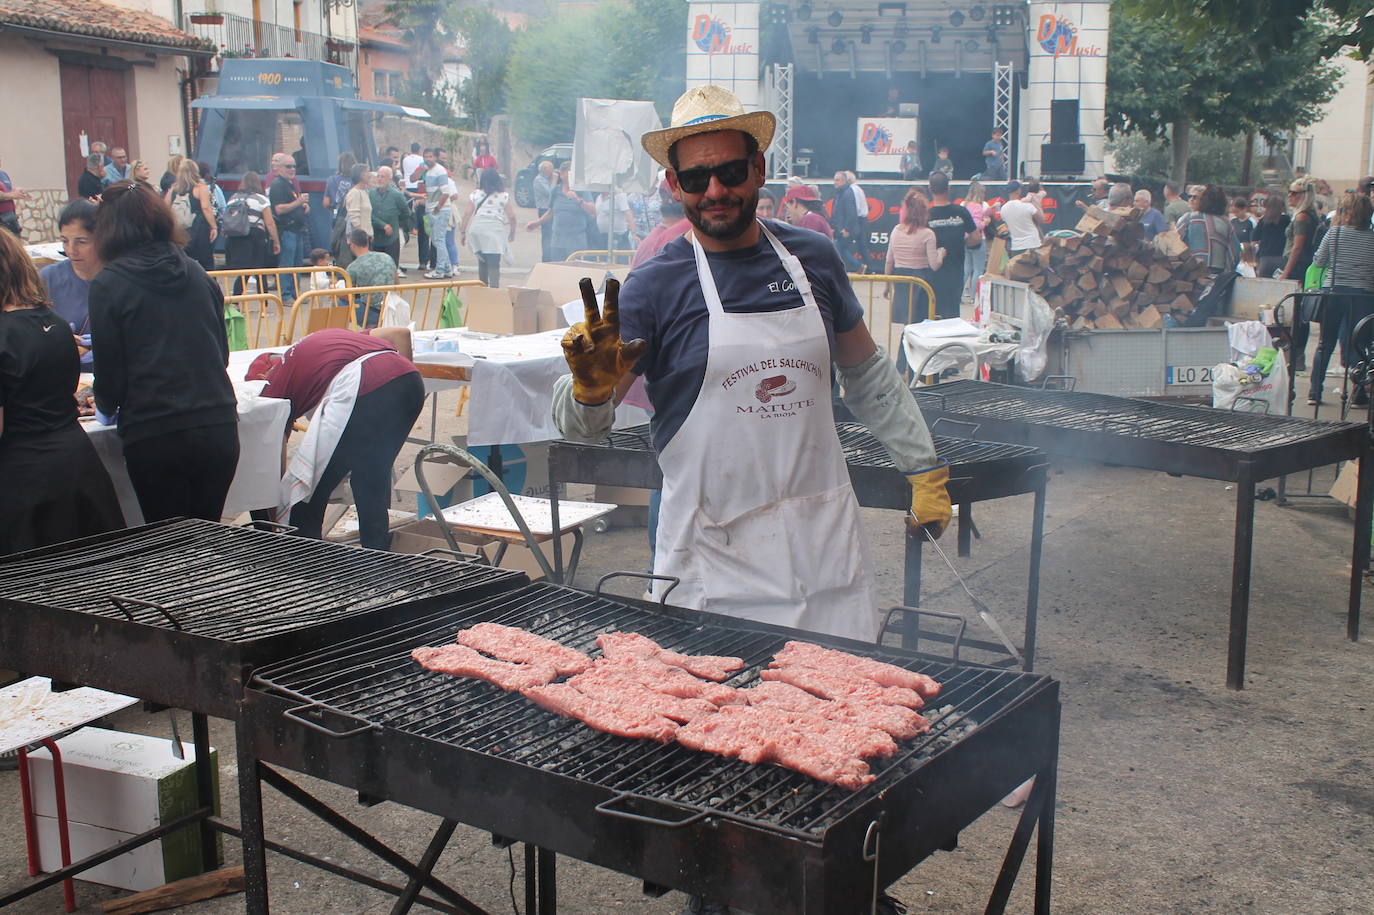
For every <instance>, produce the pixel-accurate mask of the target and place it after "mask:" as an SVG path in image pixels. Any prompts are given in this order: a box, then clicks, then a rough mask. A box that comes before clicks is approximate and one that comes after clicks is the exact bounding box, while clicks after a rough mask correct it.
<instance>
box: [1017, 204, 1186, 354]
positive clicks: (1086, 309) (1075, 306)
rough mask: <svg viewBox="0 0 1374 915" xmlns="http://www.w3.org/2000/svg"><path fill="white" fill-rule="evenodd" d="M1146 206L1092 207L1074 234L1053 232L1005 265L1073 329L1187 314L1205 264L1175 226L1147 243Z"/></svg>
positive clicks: (1147, 323)
mask: <svg viewBox="0 0 1374 915" xmlns="http://www.w3.org/2000/svg"><path fill="white" fill-rule="evenodd" d="M1140 216H1141V211H1140V210H1139V209H1136V208H1134V207H1132V208H1131V209H1129V210H1126V209H1120V210H1113V211H1106V210H1098V209H1093V210H1089V211H1088V212H1087V213H1085V214H1084V216H1083V219H1082V220H1081V221H1080V222H1079V224H1078V229H1079V232H1080V234H1079V235H1077V236H1075V237H1072V238H1047V239H1045V241H1044V243H1043V244H1042V245H1041V246H1040V247H1039V248H1035V249H1032V250H1030V251H1023V252H1021V253H1020V254H1018V255H1016V256H1015V257H1013V258H1012V259H1011V260H1010V261H1008V263H1007V278H1008V279H1012V280H1017V281H1019V282H1023V283H1025V284H1027V285H1028V286H1030V288H1031V289H1033V290H1035V291H1036V292H1037V293H1039V294H1040V295H1041V296H1042V297H1044V299H1045V301H1046V302H1048V303H1049V305H1050V307H1051V308H1054V309H1056V310H1057V311H1060V312H1062V313H1063V314H1064V315H1065V317H1067V318H1068V321H1069V327H1070V329H1072V330H1093V329H1096V328H1101V329H1104V330H1119V329H1121V328H1151V329H1152V328H1157V327H1163V326H1164V316H1165V315H1168V314H1170V313H1173V312H1177V313H1181V314H1187V313H1189V312H1191V311H1192V310H1193V308H1194V306H1195V305H1196V304H1197V299H1198V296H1200V295H1201V294H1202V292H1203V290H1205V289H1206V288H1207V284H1208V281H1209V277H1208V274H1207V266H1206V265H1205V264H1204V263H1202V262H1201V261H1199V260H1197V259H1196V258H1194V257H1192V255H1190V254H1189V253H1188V246H1187V244H1186V243H1185V242H1184V241H1183V240H1182V239H1181V238H1179V236H1178V233H1177V232H1175V231H1174V230H1172V229H1169V230H1168V231H1166V232H1162V233H1160V235H1159V236H1158V237H1157V238H1156V239H1155V241H1154V242H1153V243H1151V242H1146V241H1145V230H1144V227H1143V226H1141V224H1140Z"/></svg>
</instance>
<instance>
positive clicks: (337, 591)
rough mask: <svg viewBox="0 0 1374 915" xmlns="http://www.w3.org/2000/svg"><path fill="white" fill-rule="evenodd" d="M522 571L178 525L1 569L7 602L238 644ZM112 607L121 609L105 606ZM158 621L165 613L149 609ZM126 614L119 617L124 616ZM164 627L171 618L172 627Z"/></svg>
mask: <svg viewBox="0 0 1374 915" xmlns="http://www.w3.org/2000/svg"><path fill="white" fill-rule="evenodd" d="M520 577H522V575H521V573H519V572H514V571H510V570H506V569H493V568H490V567H487V566H480V565H475V564H472V563H467V562H452V561H449V560H446V559H436V558H429V557H424V556H414V555H404V554H400V553H384V552H379V551H375V550H363V549H359V548H357V547H351V546H344V545H342V544H335V543H326V542H322V541H318V540H308V539H306V538H303V537H288V536H283V535H281V534H274V533H265V532H262V531H255V530H248V529H245V528H239V527H230V526H227V525H222V524H216V523H213V522H210V521H200V520H194V519H189V520H188V519H178V520H175V521H170V522H161V523H158V524H152V525H145V526H143V527H137V528H132V529H129V530H126V531H119V532H117V533H114V534H110V535H102V536H100V537H95V538H88V539H86V540H81V541H74V542H72V543H68V544H61V545H59V546H57V547H55V548H48V549H44V550H40V551H35V552H32V553H28V554H23V555H20V556H17V557H16V558H14V559H12V560H10V561H8V562H4V563H0V594H3V595H4V597H5V598H6V599H8V600H18V601H25V602H27V603H32V604H38V605H41V606H45V607H56V608H61V609H65V610H74V611H78V612H81V613H89V614H92V615H96V616H106V617H113V618H117V619H127V618H128V616H129V615H132V616H133V618H134V619H135V621H137V622H139V623H145V624H148V625H151V626H157V627H160V628H167V627H169V626H174V627H176V628H180V629H182V630H183V631H185V632H189V633H192V634H195V635H199V636H205V637H209V638H217V639H225V640H230V641H239V640H243V641H247V640H250V639H257V638H262V637H266V636H271V635H276V634H279V633H284V632H292V631H298V630H302V629H306V628H309V627H310V626H313V625H316V624H318V623H323V622H327V621H332V620H336V619H340V618H342V617H345V616H348V615H350V614H354V613H359V612H362V611H364V610H367V609H371V608H374V607H380V606H385V605H388V604H395V603H399V602H403V601H412V600H417V599H420V598H423V597H429V596H433V595H438V594H443V593H447V592H452V591H457V590H461V589H463V588H467V587H470V586H473V585H476V584H487V583H490V582H493V581H496V580H511V581H514V580H515V579H517V578H520ZM112 596H114V597H118V598H130V599H132V601H122V604H123V607H124V608H125V609H124V610H121V609H120V608H119V607H117V606H115V604H114V602H113V601H112V599H111V597H112ZM140 602H147V603H150V604H156V605H157V607H160V608H162V609H163V610H165V611H166V614H165V615H164V614H163V613H162V612H161V611H159V610H158V609H156V608H154V607H148V606H143V604H142V603H140ZM125 611H127V614H126V612H125ZM168 617H171V618H170V619H169V618H168Z"/></svg>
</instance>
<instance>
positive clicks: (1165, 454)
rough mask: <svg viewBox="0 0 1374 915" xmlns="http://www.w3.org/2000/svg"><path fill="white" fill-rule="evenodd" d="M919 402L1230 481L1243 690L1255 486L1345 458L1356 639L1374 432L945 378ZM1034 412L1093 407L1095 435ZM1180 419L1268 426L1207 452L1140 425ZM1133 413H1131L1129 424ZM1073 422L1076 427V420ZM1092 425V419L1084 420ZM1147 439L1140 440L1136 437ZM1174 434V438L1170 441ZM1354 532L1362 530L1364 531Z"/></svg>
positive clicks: (988, 433) (998, 435)
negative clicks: (992, 404) (1264, 438)
mask: <svg viewBox="0 0 1374 915" xmlns="http://www.w3.org/2000/svg"><path fill="white" fill-rule="evenodd" d="M913 393H914V394H915V395H916V399H917V402H918V403H919V404H920V405H921V409H922V411H923V412H924V413H925V414H926V415H927V416H935V417H939V418H941V419H948V420H952V421H954V422H957V423H960V424H962V425H964V426H966V427H967V428H970V429H971V430H972V431H971V432H970V434H971V435H978V436H985V437H988V438H991V439H994V440H996V441H1006V442H1012V443H1016V444H1029V445H1034V446H1035V447H1038V448H1042V449H1044V450H1045V451H1046V452H1047V453H1050V454H1066V455H1069V456H1073V457H1087V458H1089V459H1093V460H1101V461H1107V462H1110V463H1115V464H1121V465H1123V466H1127V467H1140V468H1143V469H1146V470H1160V471H1164V472H1165V473H1171V474H1176V475H1179V476H1193V477H1202V478H1204V479H1214V480H1226V481H1230V482H1234V483H1235V484H1236V522H1235V538H1234V542H1235V545H1234V553H1233V559H1232V563H1231V605H1230V621H1229V625H1230V631H1229V634H1228V638H1227V656H1226V685H1227V686H1228V687H1229V688H1230V689H1236V690H1238V689H1243V688H1244V685H1245V648H1246V635H1247V632H1248V629H1249V618H1250V565H1251V558H1252V548H1253V541H1254V531H1255V487H1256V485H1257V484H1258V483H1259V482H1260V481H1262V480H1267V479H1271V478H1273V477H1276V476H1282V475H1284V474H1289V473H1297V472H1299V471H1303V470H1310V469H1313V468H1316V467H1323V466H1326V465H1328V464H1332V463H1335V462H1337V461H1342V460H1352V459H1358V460H1359V461H1360V474H1359V482H1358V484H1357V486H1356V502H1355V527H1354V537H1353V540H1354V543H1353V546H1352V547H1351V563H1350V568H1351V572H1350V591H1349V598H1348V602H1347V608H1346V638H1348V639H1349V640H1350V641H1352V642H1353V641H1358V640H1359V634H1360V603H1361V599H1362V590H1363V581H1362V578H1363V572H1364V570H1365V569H1366V568H1368V566H1369V552H1370V542H1369V536H1368V531H1369V529H1370V521H1371V498H1372V497H1374V474H1372V473H1371V472H1370V469H1369V468H1370V461H1369V460H1368V459H1367V458H1368V456H1369V454H1370V452H1371V433H1374V426H1369V425H1362V424H1359V423H1347V422H1329V421H1325V420H1307V419H1298V418H1294V417H1290V416H1267V415H1259V414H1252V413H1235V412H1231V411H1224V410H1214V409H1211V408H1208V407H1191V406H1182V405H1177V404H1161V403H1158V402H1156V401H1148V400H1142V399H1140V398H1132V397H1115V396H1112V395H1109V394H1089V393H1083V392H1076V391H1043V390H1040V391H1035V390H1029V389H1027V388H1019V387H1015V386H1012V385H1002V384H993V383H990V382H983V381H964V380H961V381H951V382H945V383H943V384H937V385H930V386H928V387H924V388H913ZM993 399H998V400H1000V401H1002V402H1004V403H1013V404H1016V405H1017V407H1016V408H1017V409H1019V411H1020V412H1019V414H1018V417H1017V418H1008V417H1006V416H1004V415H994V416H988V415H986V414H988V413H989V412H990V411H989V409H988V408H987V407H985V406H981V405H984V404H986V403H988V402H989V401H990V400H993ZM1037 405H1038V406H1039V407H1040V408H1049V409H1059V410H1061V411H1070V412H1071V411H1072V409H1073V408H1074V406H1075V405H1079V406H1081V407H1084V408H1091V407H1092V406H1093V405H1097V407H1098V408H1099V409H1098V412H1099V418H1098V420H1097V423H1096V425H1097V428H1096V429H1092V428H1089V429H1082V428H1077V429H1074V428H1064V427H1063V426H1056V425H1054V424H1052V423H1048V422H1043V421H1036V418H1037V416H1039V417H1040V418H1041V419H1044V418H1045V417H1044V415H1043V413H1041V414H1037V413H1035V412H1033V411H1034V410H1036V409H1037ZM1103 410H1116V411H1118V412H1117V415H1115V416H1101V415H1100V413H1101V411H1103ZM1147 414H1153V415H1155V416H1172V417H1180V418H1182V419H1183V420H1186V421H1194V422H1196V423H1199V424H1205V425H1208V426H1210V427H1211V428H1213V429H1217V430H1222V431H1224V430H1225V429H1226V428H1228V427H1229V428H1231V429H1233V430H1235V429H1254V430H1266V431H1268V432H1269V433H1270V436H1271V437H1270V440H1269V442H1268V443H1267V444H1263V443H1257V444H1256V445H1255V447H1240V446H1238V445H1233V446H1232V447H1222V446H1215V445H1214V446H1209V445H1205V444H1198V443H1195V442H1178V441H1172V442H1171V441H1167V440H1165V439H1164V438H1163V437H1162V436H1161V435H1159V434H1157V433H1155V432H1152V431H1151V430H1149V429H1146V428H1145V427H1142V426H1141V425H1140V420H1139V417H1140V416H1142V415H1147ZM1132 415H1134V416H1135V417H1137V418H1136V419H1132V418H1131V417H1132ZM1077 424H1078V425H1083V423H1082V422H1078V423H1077ZM1089 425H1091V423H1089ZM1147 432H1148V433H1150V434H1148V435H1147V434H1142V433H1147ZM1176 438H1177V436H1176ZM1361 532H1364V534H1363V535H1362V533H1361Z"/></svg>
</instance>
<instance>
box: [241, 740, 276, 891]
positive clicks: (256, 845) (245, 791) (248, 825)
mask: <svg viewBox="0 0 1374 915" xmlns="http://www.w3.org/2000/svg"><path fill="white" fill-rule="evenodd" d="M236 744H237V750H238V753H237V755H238V764H239V831H240V840H241V841H242V843H243V893H244V911H245V912H247V913H248V915H267V911H268V897H267V849H266V846H265V844H264V842H265V838H266V837H265V836H264V835H263V819H262V781H261V778H262V774H261V769H260V766H259V763H258V758H257V755H256V754H255V753H254V752H253V747H252V738H251V737H250V736H249V735H248V734H247V729H246V728H244V727H242V726H240V727H238V728H237V734H236Z"/></svg>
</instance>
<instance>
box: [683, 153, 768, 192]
mask: <svg viewBox="0 0 1374 915" xmlns="http://www.w3.org/2000/svg"><path fill="white" fill-rule="evenodd" d="M752 164H753V162H752V161H751V160H749V159H731V160H730V161H729V162H722V163H720V164H719V165H709V166H708V165H703V166H700V167H698V168H685V169H683V170H682V171H679V172H678V173H677V183H678V186H679V187H681V188H682V189H683V190H684V191H686V192H687V193H688V194H701V193H705V191H706V189H707V188H708V187H710V186H711V176H712V175H715V177H716V180H717V181H719V182H720V183H721V184H723V185H725V186H726V187H739V186H740V185H741V184H743V183H744V182H746V181H748V180H749V166H750V165H752Z"/></svg>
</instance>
